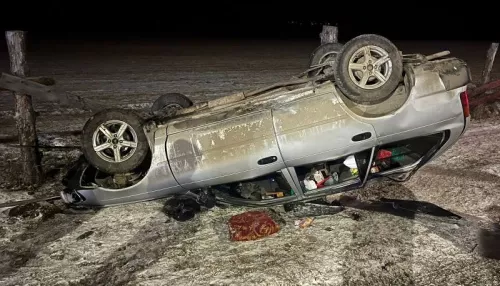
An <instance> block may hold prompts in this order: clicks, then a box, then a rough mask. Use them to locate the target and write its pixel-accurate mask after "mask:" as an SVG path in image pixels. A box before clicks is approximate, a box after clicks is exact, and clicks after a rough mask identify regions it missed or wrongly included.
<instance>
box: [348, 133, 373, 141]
mask: <svg viewBox="0 0 500 286" xmlns="http://www.w3.org/2000/svg"><path fill="white" fill-rule="evenodd" d="M371 137H372V133H371V132H364V133H360V134H358V135H355V136H353V137H352V141H354V142H357V141H363V140H366V139H369V138H371Z"/></svg>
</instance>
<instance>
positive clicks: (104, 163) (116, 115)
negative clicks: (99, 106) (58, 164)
mask: <svg viewBox="0 0 500 286" xmlns="http://www.w3.org/2000/svg"><path fill="white" fill-rule="evenodd" d="M143 123H144V122H143V119H142V118H141V117H140V116H139V115H138V114H136V113H135V112H133V111H131V110H122V109H114V108H112V109H105V110H102V111H100V112H98V113H96V114H94V115H93V116H92V117H91V118H90V119H89V120H87V122H86V123H85V126H84V127H83V134H82V152H83V155H84V156H85V158H86V159H87V160H88V161H89V163H90V164H91V165H92V166H94V167H95V168H96V169H98V170H100V171H102V172H105V173H108V174H119V173H127V172H130V171H133V170H134V169H135V168H137V167H139V166H140V165H141V163H142V162H143V161H144V160H145V159H146V157H147V155H148V153H149V151H150V150H149V143H148V140H147V138H146V135H145V134H144V131H143V129H142V126H143ZM124 124H126V127H125V128H126V129H125V130H124V132H123V135H122V136H121V137H114V135H115V134H114V133H118V131H119V127H120V126H123V125H124ZM101 125H104V126H105V127H106V128H107V130H108V131H109V132H110V134H111V136H110V137H107V136H106V135H105V134H104V132H103V131H101V130H99V128H100V127H101ZM94 135H95V137H94ZM124 142H125V143H124ZM127 142H135V145H136V147H135V148H133V146H130V145H127V146H123V144H127ZM94 144H95V145H96V146H103V147H106V148H105V149H103V150H100V151H95V150H94ZM104 144H106V146H104ZM129 144H130V143H129ZM115 146H117V148H118V149H119V150H120V151H121V155H120V159H121V160H123V161H119V162H117V161H116V160H115V159H116V157H115V155H114V154H115V153H114V150H116V149H117V148H115Z"/></svg>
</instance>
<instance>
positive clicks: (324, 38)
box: [319, 25, 339, 45]
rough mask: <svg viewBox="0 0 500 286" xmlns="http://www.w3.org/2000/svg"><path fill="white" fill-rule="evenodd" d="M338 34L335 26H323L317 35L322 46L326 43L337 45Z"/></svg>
mask: <svg viewBox="0 0 500 286" xmlns="http://www.w3.org/2000/svg"><path fill="white" fill-rule="evenodd" d="M338 32H339V31H338V29H337V27H335V26H327V25H323V30H322V31H321V34H319V37H320V39H321V44H322V45H323V44H326V43H338V42H339V38H338Z"/></svg>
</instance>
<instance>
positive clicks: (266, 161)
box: [257, 156, 278, 165]
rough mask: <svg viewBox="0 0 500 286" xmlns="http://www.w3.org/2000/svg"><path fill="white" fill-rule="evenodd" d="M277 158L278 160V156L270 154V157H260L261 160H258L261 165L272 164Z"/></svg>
mask: <svg viewBox="0 0 500 286" xmlns="http://www.w3.org/2000/svg"><path fill="white" fill-rule="evenodd" d="M276 160H278V157H276V156H270V157H266V158H262V159H260V160H259V161H257V164H259V165H266V164H271V163H273V162H276Z"/></svg>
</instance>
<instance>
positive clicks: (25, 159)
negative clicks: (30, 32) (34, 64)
mask: <svg viewBox="0 0 500 286" xmlns="http://www.w3.org/2000/svg"><path fill="white" fill-rule="evenodd" d="M5 37H6V39H7V47H8V50H9V58H10V71H11V73H12V74H13V75H16V76H19V77H27V76H29V68H28V64H27V62H26V42H25V32H24V31H7V32H5ZM14 95H15V97H16V107H15V119H16V127H17V132H18V137H19V144H20V145H21V157H20V160H19V161H20V162H19V163H20V164H21V166H22V172H23V173H22V174H19V175H20V176H21V177H22V181H23V182H24V184H25V185H31V186H33V185H37V184H39V183H41V180H42V170H41V159H40V153H39V151H38V139H37V135H36V118H35V111H34V110H33V104H32V101H31V96H30V95H27V94H19V93H14Z"/></svg>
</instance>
